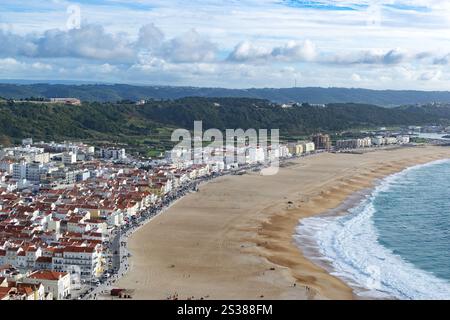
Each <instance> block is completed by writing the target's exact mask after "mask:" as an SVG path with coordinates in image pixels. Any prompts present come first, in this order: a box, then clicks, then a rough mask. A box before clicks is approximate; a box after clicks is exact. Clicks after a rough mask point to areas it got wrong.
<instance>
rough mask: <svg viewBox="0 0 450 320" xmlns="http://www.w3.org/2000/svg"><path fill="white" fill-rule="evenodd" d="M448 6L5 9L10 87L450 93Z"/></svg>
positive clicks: (5, 75)
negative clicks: (66, 84) (80, 83)
mask: <svg viewBox="0 0 450 320" xmlns="http://www.w3.org/2000/svg"><path fill="white" fill-rule="evenodd" d="M449 65H450V1H448V0H408V1H406V0H378V1H377V0H359V1H358V0H353V1H352V0H317V1H314V0H203V1H201V0H189V1H186V0H135V1H128V0H77V1H75V0H74V1H69V0H46V1H43V0H42V1H37V0H1V5H0V79H28V80H84V81H98V82H110V83H133V84H152V85H183V86H208V87H218V86H219V87H229V88H249V87H293V86H294V85H295V83H296V84H297V86H322V87H329V86H334V87H364V88H374V89H420V90H448V89H450V75H449V72H448V71H449V70H450V67H449Z"/></svg>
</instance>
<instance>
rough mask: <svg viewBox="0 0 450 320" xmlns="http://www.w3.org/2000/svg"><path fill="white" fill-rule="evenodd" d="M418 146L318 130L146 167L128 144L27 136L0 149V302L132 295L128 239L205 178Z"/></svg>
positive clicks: (174, 154) (175, 156)
mask: <svg viewBox="0 0 450 320" xmlns="http://www.w3.org/2000/svg"><path fill="white" fill-rule="evenodd" d="M409 143H410V139H409V135H403V134H402V135H397V136H380V135H374V136H372V137H365V138H358V139H346V140H338V141H336V143H335V146H332V143H331V139H330V136H329V135H327V134H315V135H313V136H312V137H311V141H299V142H290V143H282V144H279V145H278V146H277V149H276V150H274V148H271V147H270V146H269V147H267V150H265V149H263V148H260V147H245V148H244V150H241V152H242V154H243V155H244V158H243V159H244V160H243V161H240V162H238V161H237V159H236V157H235V153H233V152H230V150H229V148H227V147H225V148H224V150H223V151H224V153H223V157H222V158H221V159H218V158H217V156H215V157H214V156H213V157H211V156H210V155H211V154H214V151H217V150H209V148H208V147H206V148H203V149H201V150H197V151H196V150H195V149H194V151H193V152H192V153H193V154H195V153H196V152H200V153H201V156H200V157H197V158H196V157H193V158H194V160H192V157H191V156H192V154H189V156H188V157H186V154H185V153H186V151H185V150H177V149H174V150H172V151H168V152H166V154H165V157H161V158H159V159H156V160H155V159H147V160H145V161H143V160H137V159H135V158H133V157H132V156H130V155H128V154H127V153H126V150H125V149H122V148H111V147H109V148H98V147H94V146H90V145H86V144H85V143H76V142H63V143H56V142H42V141H41V142H35V141H33V139H31V138H29V139H24V140H23V141H22V144H21V145H19V146H12V147H5V148H3V149H1V150H0V300H52V299H95V298H96V297H97V295H99V294H101V293H105V292H110V294H111V295H116V296H120V297H124V298H126V297H130V296H129V295H127V294H125V293H124V292H125V291H123V290H121V289H117V288H114V283H115V281H116V280H117V279H119V278H120V276H121V275H123V274H124V273H125V272H126V271H127V269H128V268H129V264H128V258H129V257H130V256H131V253H130V252H128V251H127V249H126V247H127V237H128V236H129V235H130V233H131V232H133V231H134V230H135V229H137V228H138V227H139V226H142V225H143V224H145V223H146V222H148V221H149V220H150V219H151V218H152V217H154V216H155V215H157V214H158V213H160V212H162V211H163V210H164V209H165V208H167V207H168V206H169V205H170V204H171V203H173V201H174V200H176V199H178V198H180V197H182V196H183V195H185V194H187V193H189V192H197V191H198V185H199V184H200V183H201V182H204V181H207V180H209V179H212V178H214V177H217V176H220V175H225V174H238V175H239V174H244V173H245V172H246V170H253V171H256V172H257V171H258V170H260V169H261V168H264V167H265V166H267V160H268V159H269V158H270V157H272V156H274V155H275V156H276V157H278V158H280V159H281V160H283V159H290V158H292V157H303V156H307V155H310V154H314V153H316V152H324V151H332V152H340V151H345V150H349V149H358V148H373V147H383V146H392V145H395V146H398V145H405V144H409ZM198 158H199V159H200V160H198ZM195 159H197V161H196V160H195Z"/></svg>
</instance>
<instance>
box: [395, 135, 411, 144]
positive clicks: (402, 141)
mask: <svg viewBox="0 0 450 320" xmlns="http://www.w3.org/2000/svg"><path fill="white" fill-rule="evenodd" d="M409 141H410V139H409V136H397V143H399V144H405V143H409Z"/></svg>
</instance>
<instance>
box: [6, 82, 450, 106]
mask: <svg viewBox="0 0 450 320" xmlns="http://www.w3.org/2000/svg"><path fill="white" fill-rule="evenodd" d="M31 96H33V97H42V98H55V97H64V98H66V97H73V98H79V99H81V100H83V101H90V102H93V101H99V102H116V101H120V100H125V99H128V100H134V101H135V100H140V99H151V98H153V99H179V98H183V97H235V98H256V99H266V100H269V101H272V102H279V103H287V102H291V101H294V102H308V103H312V104H326V103H348V102H353V103H368V104H374V105H379V106H390V107H392V106H400V105H411V104H427V103H431V102H442V103H450V92H448V91H433V92H431V91H394V90H367V89H345V88H284V89H271V88H264V89H223V88H196V87H169V86H131V85H123V84H117V85H105V84H83V85H72V84H4V83H0V97H4V98H8V99H24V98H29V97H31Z"/></svg>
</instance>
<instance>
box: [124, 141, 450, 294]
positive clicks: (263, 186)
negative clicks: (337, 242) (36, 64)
mask: <svg viewBox="0 0 450 320" xmlns="http://www.w3.org/2000/svg"><path fill="white" fill-rule="evenodd" d="M449 157H450V148H446V147H431V146H430V147H413V148H411V147H408V148H406V147H405V148H399V149H395V150H379V151H374V152H368V153H364V154H330V153H324V154H319V155H314V156H310V157H306V158H302V159H296V160H293V161H290V162H289V163H287V164H286V165H285V166H283V167H282V168H280V171H279V173H278V174H277V175H274V176H261V175H259V174H258V173H250V174H247V175H244V176H226V177H221V178H219V179H216V180H214V181H212V182H209V183H207V184H205V185H203V186H202V187H200V191H199V192H197V193H193V194H190V195H188V196H186V197H185V198H183V199H181V200H180V201H178V202H177V203H176V204H174V205H173V206H172V207H171V208H170V209H168V210H167V211H166V212H164V213H163V214H161V215H159V216H157V217H156V218H154V219H153V220H152V221H151V222H150V223H148V224H147V225H145V226H144V227H142V228H141V229H139V230H138V231H137V232H136V233H135V234H134V235H133V236H132V237H131V238H130V241H129V249H130V250H131V252H132V253H133V257H132V258H131V259H130V265H131V270H130V271H129V272H128V273H127V274H126V275H125V276H124V277H123V278H122V279H121V280H120V281H119V282H118V284H117V286H118V287H120V288H126V289H133V290H134V294H133V298H134V299H166V298H167V297H168V296H169V295H173V294H175V293H177V294H178V297H179V298H180V299H186V298H189V297H194V298H195V299H199V298H201V297H203V298H205V299H354V298H355V296H354V294H353V292H352V290H351V289H350V288H349V287H348V286H347V285H346V284H345V283H343V282H342V281H341V280H339V279H337V278H335V277H333V276H331V275H329V274H328V273H327V272H326V271H325V270H324V269H322V268H320V267H319V266H317V265H315V264H314V263H312V262H311V261H309V260H308V259H306V258H305V257H304V256H303V255H302V252H301V250H300V249H299V248H298V246H297V245H296V244H295V243H294V240H293V234H294V231H295V227H296V226H297V225H298V222H299V219H302V218H305V217H309V216H312V215H316V214H320V213H322V212H325V211H327V210H330V209H333V208H336V207H338V206H339V205H340V204H341V203H342V202H343V201H344V200H345V199H347V198H348V197H349V196H350V195H351V194H353V193H354V192H356V191H359V190H362V189H366V188H370V187H372V186H373V184H374V182H375V181H376V180H377V179H379V178H382V177H384V176H386V175H389V174H392V173H394V172H398V171H401V170H402V169H404V168H406V167H409V166H412V165H416V164H421V163H426V162H430V161H433V160H437V159H443V158H449Z"/></svg>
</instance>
